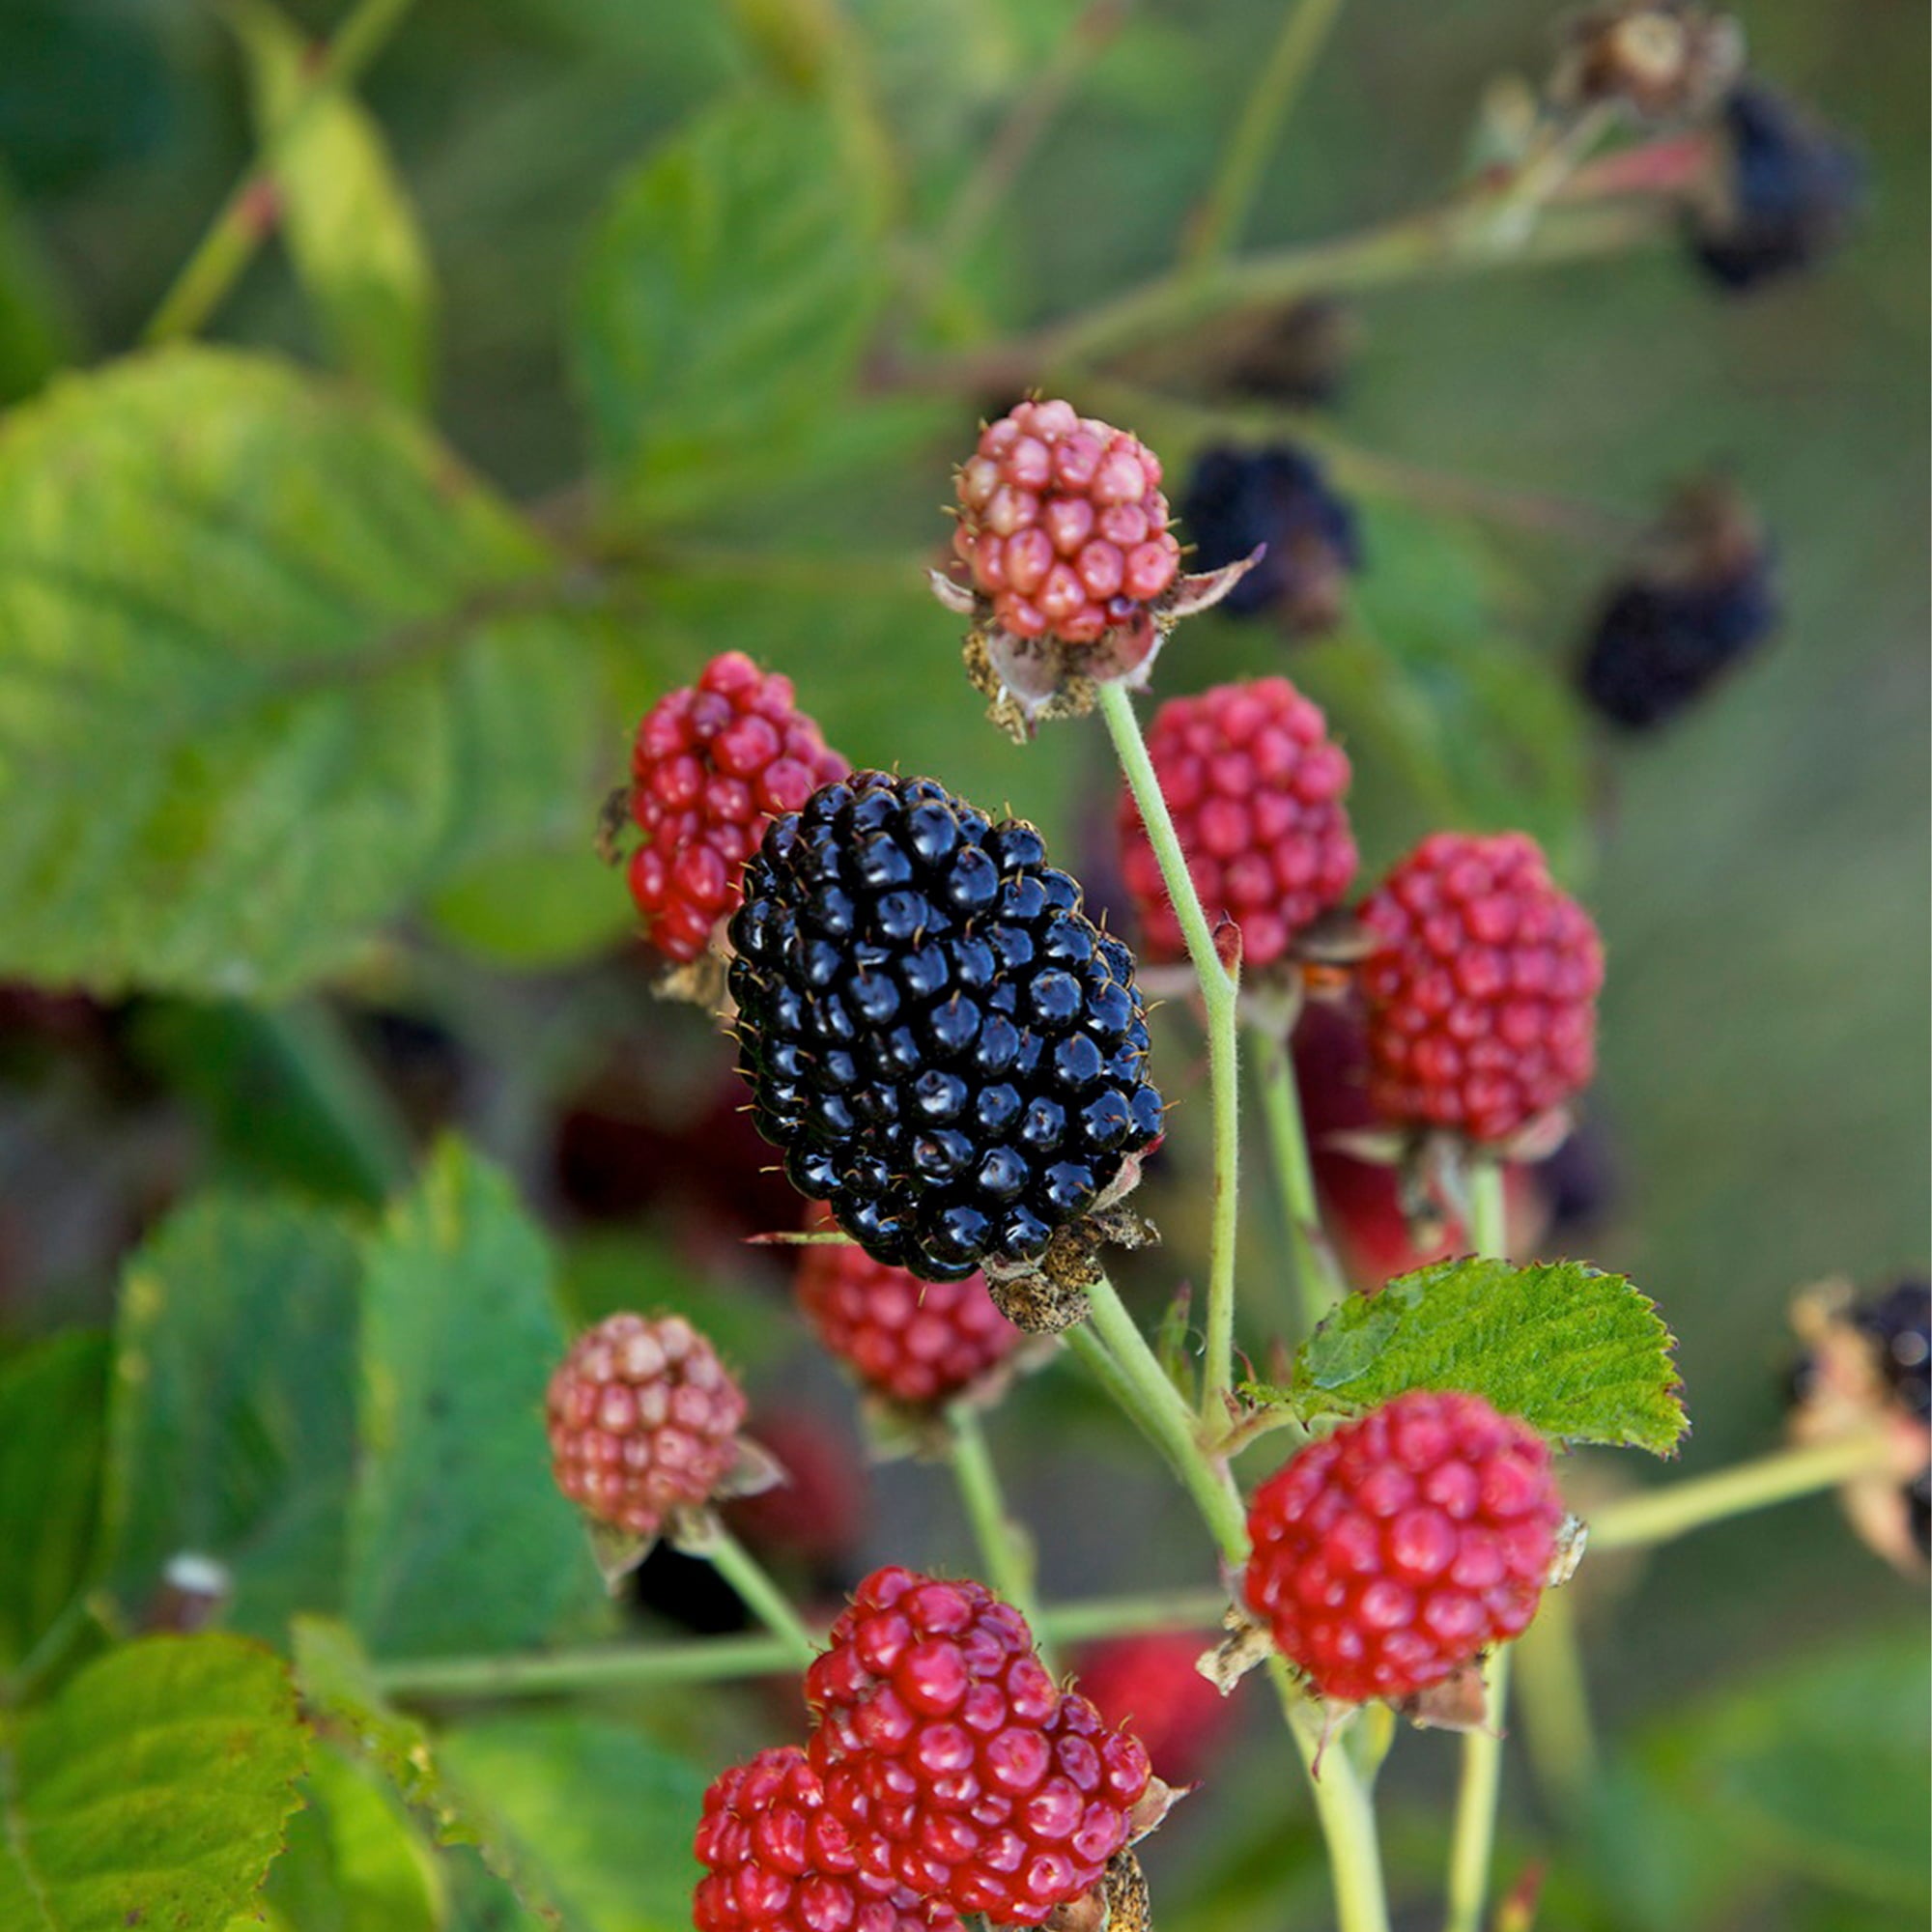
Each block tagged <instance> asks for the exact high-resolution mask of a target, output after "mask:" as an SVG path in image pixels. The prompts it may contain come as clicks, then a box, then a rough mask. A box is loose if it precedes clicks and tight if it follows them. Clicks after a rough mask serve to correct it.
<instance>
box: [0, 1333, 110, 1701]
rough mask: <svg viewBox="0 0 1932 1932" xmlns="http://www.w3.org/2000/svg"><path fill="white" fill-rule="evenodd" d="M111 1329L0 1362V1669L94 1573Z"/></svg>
mask: <svg viewBox="0 0 1932 1932" xmlns="http://www.w3.org/2000/svg"><path fill="white" fill-rule="evenodd" d="M107 1362H108V1343H107V1337H106V1336H105V1335H103V1334H99V1333H98V1332H96V1331H94V1330H85V1331H81V1330H76V1331H74V1332H73V1333H71V1334H66V1335H56V1336H53V1337H51V1338H49V1339H48V1340H47V1341H44V1342H43V1343H41V1344H40V1345H39V1346H38V1347H36V1348H33V1349H29V1350H26V1351H25V1352H24V1353H23V1354H20V1355H18V1356H16V1357H15V1358H14V1360H13V1361H11V1362H9V1363H8V1364H7V1365H6V1367H5V1368H4V1369H0V1523H5V1524H6V1525H7V1530H6V1554H5V1556H4V1558H0V1674H4V1673H5V1672H6V1671H8V1670H11V1669H12V1668H13V1667H14V1665H15V1664H17V1663H18V1662H20V1660H21V1659H22V1658H24V1657H25V1656H26V1655H27V1654H28V1652H29V1651H30V1650H32V1648H33V1646H34V1644H35V1643H36V1641H37V1640H38V1639H39V1638H40V1637H42V1636H43V1634H45V1633H46V1630H47V1628H48V1626H49V1625H50V1624H52V1622H53V1621H54V1618H55V1617H56V1616H57V1615H58V1614H59V1612H60V1611H61V1609H62V1608H63V1607H64V1606H65V1605H67V1604H68V1603H69V1602H70V1601H71V1599H72V1597H73V1595H74V1592H75V1591H76V1590H78V1589H79V1588H80V1586H81V1583H82V1580H83V1579H84V1578H85V1577H86V1576H87V1573H88V1567H89V1561H90V1558H91V1557H92V1555H93V1552H94V1548H95V1531H96V1525H97V1523H98V1521H99V1501H100V1466H101V1445H102V1441H103V1438H104V1434H105V1407H106V1394H107Z"/></svg>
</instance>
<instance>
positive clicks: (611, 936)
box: [429, 758, 638, 973]
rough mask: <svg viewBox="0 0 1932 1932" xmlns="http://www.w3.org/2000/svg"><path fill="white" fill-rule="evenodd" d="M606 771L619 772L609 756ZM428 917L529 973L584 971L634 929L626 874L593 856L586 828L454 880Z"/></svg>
mask: <svg viewBox="0 0 1932 1932" xmlns="http://www.w3.org/2000/svg"><path fill="white" fill-rule="evenodd" d="M611 767H612V771H613V773H614V772H615V771H617V770H618V769H620V768H619V766H618V765H617V761H616V760H615V759H614V758H613V759H612V761H611ZM429 914H430V917H431V918H432V919H433V920H434V921H435V922H436V926H437V930H438V931H439V932H440V933H441V934H442V936H443V937H444V938H445V939H449V940H452V941H454V942H455V943H456V944H457V945H459V946H461V947H463V948H465V949H466V950H467V951H469V952H474V953H476V954H478V955H479V956H480V957H482V958H484V959H487V960H490V961H491V962H493V963H494V964H496V965H498V966H502V967H505V968H507V969H509V970H511V971H514V972H526V973H528V972H539V971H542V970H544V969H546V968H553V967H559V966H576V965H582V963H584V962H585V961H587V960H591V959H596V958H598V957H600V956H601V955H603V954H604V953H606V952H610V951H611V949H612V948H613V947H616V946H618V945H620V944H621V943H622V942H623V941H624V940H625V939H626V938H627V937H629V936H630V935H632V934H634V933H635V932H636V931H637V929H638V913H637V908H636V907H635V906H634V905H633V904H632V902H631V895H630V893H629V891H628V890H627V889H626V887H625V884H624V875H623V873H622V872H621V871H617V870H614V869H612V868H611V867H609V866H607V865H605V864H604V862H603V861H602V860H601V859H599V858H598V856H597V854H596V853H595V852H594V851H592V849H591V836H590V831H589V829H588V824H587V822H586V824H585V825H584V826H580V827H579V828H578V829H577V832H576V834H575V835H574V836H573V837H571V838H566V839H562V840H559V841H557V842H556V843H555V844H553V845H548V846H544V847H541V848H539V849H535V850H531V851H524V852H506V853H504V854H502V855H501V856H500V857H494V858H491V859H488V860H486V861H485V862H484V863H483V864H481V865H479V866H477V867H473V868H472V869H471V870H469V871H468V872H465V873H464V874H463V875H462V876H461V877H459V878H455V879H452V880H451V881H450V882H449V884H448V885H446V886H444V887H443V888H442V889H441V890H440V892H438V893H437V895H435V897H434V898H432V899H431V900H430V903H429Z"/></svg>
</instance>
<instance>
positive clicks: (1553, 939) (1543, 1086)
mask: <svg viewBox="0 0 1932 1932" xmlns="http://www.w3.org/2000/svg"><path fill="white" fill-rule="evenodd" d="M1362 920H1363V923H1364V924H1366V925H1367V926H1368V927H1369V928H1370V930H1371V931H1372V932H1373V933H1374V934H1375V935H1376V939H1377V942H1378V943H1377V946H1376V950H1375V951H1374V952H1372V953H1371V954H1370V955H1369V956H1368V957H1367V958H1366V959H1365V960H1364V961H1363V963H1362V970H1361V985H1362V992H1363V996H1364V999H1365V1002H1366V1006H1367V1014H1368V1039H1369V1061H1370V1068H1369V1097H1370V1099H1371V1100H1372V1101H1373V1102H1374V1104H1375V1107H1376V1110H1377V1112H1378V1113H1379V1114H1380V1115H1381V1116H1382V1117H1383V1119H1385V1120H1389V1121H1394V1122H1401V1123H1403V1124H1405V1125H1410V1126H1417V1127H1445V1128H1451V1129H1454V1130H1455V1131H1457V1132H1460V1133H1463V1134H1465V1135H1467V1137H1468V1138H1469V1139H1470V1140H1472V1141H1476V1142H1484V1143H1493V1142H1497V1141H1504V1140H1507V1139H1508V1138H1509V1137H1510V1136H1511V1135H1512V1134H1514V1133H1515V1132H1516V1131H1517V1130H1518V1129H1519V1128H1520V1127H1522V1126H1525V1125H1527V1124H1528V1123H1529V1122H1531V1121H1533V1120H1535V1119H1536V1118H1537V1117H1538V1116H1539V1115H1542V1114H1546V1113H1548V1112H1549V1111H1550V1110H1551V1109H1552V1108H1555V1107H1557V1106H1560V1105H1561V1104H1562V1103H1563V1102H1564V1101H1566V1100H1567V1099H1569V1098H1570V1096H1571V1095H1572V1094H1576V1093H1577V1092H1578V1091H1579V1090H1580V1089H1581V1088H1583V1087H1585V1086H1587V1085H1588V1084H1589V1080H1590V1076H1591V1074H1592V1073H1593V1072H1594V1071H1595V1070H1596V1038H1597V993H1598V991H1599V989H1600V988H1601V987H1602V985H1603V983H1604V950H1603V945H1602V942H1601V941H1600V940H1599V939H1598V937H1597V928H1596V926H1595V924H1594V923H1592V922H1591V919H1590V916H1589V914H1588V913H1586V912H1585V911H1584V910H1583V908H1582V907H1581V906H1579V905H1578V904H1577V901H1576V900H1575V899H1573V898H1571V897H1570V896H1569V895H1568V894H1567V893H1563V892H1560V891H1558V889H1557V888H1556V886H1555V885H1554V884H1552V883H1551V881H1550V877H1549V869H1548V866H1547V865H1546V864H1545V863H1544V857H1543V853H1542V850H1541V848H1540V847H1539V846H1538V845H1537V843H1536V841H1535V840H1534V839H1533V838H1526V837H1524V836H1523V835H1522V834H1521V833H1517V832H1509V833H1502V834H1499V835H1497V836H1495V837H1492V838H1477V837H1472V836H1470V835H1467V834H1463V833H1456V832H1437V833H1435V834H1433V835H1432V836H1431V837H1429V838H1425V839H1424V840H1423V841H1422V843H1421V844H1420V845H1418V846H1417V847H1416V848H1415V850H1414V851H1413V852H1411V853H1410V854H1409V855H1408V857H1407V858H1406V859H1404V860H1403V861H1402V863H1401V864H1400V865H1398V866H1397V867H1396V868H1395V869H1394V870H1393V871H1392V872H1391V873H1390V874H1389V875H1388V877H1387V878H1386V879H1385V880H1384V881H1383V882H1382V884H1381V886H1380V887H1379V888H1378V890H1377V891H1376V892H1375V894H1374V895H1372V896H1371V897H1370V898H1369V900H1368V902H1367V903H1366V904H1365V905H1364V906H1363V907H1362Z"/></svg>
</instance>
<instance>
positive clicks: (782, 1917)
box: [692, 1745, 959, 1932]
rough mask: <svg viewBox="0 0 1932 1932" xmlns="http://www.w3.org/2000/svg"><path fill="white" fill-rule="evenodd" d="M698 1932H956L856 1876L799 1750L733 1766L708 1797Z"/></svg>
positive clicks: (941, 1918)
mask: <svg viewBox="0 0 1932 1932" xmlns="http://www.w3.org/2000/svg"><path fill="white" fill-rule="evenodd" d="M696 1853H697V1858H698V1861H699V1863H701V1864H702V1865H703V1866H704V1867H705V1875H704V1877H703V1878H701V1879H699V1880H698V1882H697V1892H696V1898H695V1900H694V1901H693V1904H694V1910H693V1914H692V1918H693V1922H694V1923H695V1924H696V1928H697V1932H959V1921H958V1919H957V1918H955V1917H954V1916H953V1915H952V1913H951V1912H948V1911H945V1910H943V1909H940V1910H937V1911H935V1910H934V1909H933V1908H932V1907H931V1906H929V1905H928V1904H927V1903H926V1902H925V1901H923V1900H922V1899H919V1898H916V1897H915V1896H914V1895H913V1894H912V1893H911V1892H909V1891H907V1890H906V1889H904V1888H903V1887H902V1886H896V1885H894V1884H893V1883H892V1882H891V1881H890V1880H879V1879H875V1878H871V1877H869V1876H867V1874H866V1873H864V1872H862V1871H861V1870H860V1869H859V1861H858V1856H857V1854H856V1853H855V1852H854V1850H853V1848H852V1835H851V1833H850V1832H849V1831H848V1830H847V1829H846V1827H845V1825H844V1824H843V1822H842V1821H841V1820H839V1819H838V1818H837V1817H835V1816H834V1815H833V1814H832V1812H830V1811H829V1810H827V1809H826V1806H825V1790H824V1786H823V1785H821V1784H820V1782H819V1780H818V1774H817V1773H816V1772H814V1771H813V1770H812V1768H811V1766H810V1764H808V1763H807V1762H806V1756H805V1753H804V1752H803V1751H802V1750H800V1749H799V1748H798V1747H796V1746H795V1745H787V1746H785V1747H783V1748H782V1749H778V1750H762V1751H760V1752H759V1753H758V1754H757V1756H756V1757H754V1758H753V1760H752V1761H751V1763H750V1764H741V1765H733V1766H732V1768H731V1769H730V1770H729V1771H727V1772H725V1774H724V1775H723V1776H721V1777H719V1778H718V1779H717V1781H716V1782H715V1783H713V1785H712V1786H711V1789H710V1790H709V1791H707V1792H706V1793H705V1794H704V1814H703V1816H702V1818H701V1819H700V1820H699V1821H698V1826H697V1838H696Z"/></svg>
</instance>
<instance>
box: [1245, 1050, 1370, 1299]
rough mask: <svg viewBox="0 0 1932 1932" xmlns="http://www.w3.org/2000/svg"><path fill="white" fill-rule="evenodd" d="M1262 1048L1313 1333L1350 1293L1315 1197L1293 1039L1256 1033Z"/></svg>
mask: <svg viewBox="0 0 1932 1932" xmlns="http://www.w3.org/2000/svg"><path fill="white" fill-rule="evenodd" d="M1256 1040H1257V1043H1258V1045H1259V1046H1260V1049H1261V1068H1262V1071H1261V1090H1262V1112H1263V1116H1264V1119H1265V1120H1266V1122H1267V1130H1268V1143H1269V1145H1270V1147H1272V1149H1273V1150H1274V1171H1275V1182H1276V1185H1277V1187H1278V1188H1279V1189H1280V1192H1281V1207H1282V1213H1283V1215H1284V1216H1285V1217H1286V1219H1287V1222H1288V1247H1289V1254H1290V1256H1291V1257H1292V1258H1293V1267H1294V1286H1295V1291H1296V1293H1298V1294H1299V1295H1300V1297H1301V1312H1302V1319H1303V1321H1304V1322H1305V1323H1306V1325H1307V1326H1308V1327H1309V1328H1310V1329H1313V1328H1314V1327H1315V1326H1316V1324H1317V1323H1318V1322H1320V1321H1321V1318H1322V1317H1323V1316H1324V1315H1326V1314H1327V1313H1328V1311H1329V1310H1330V1309H1331V1308H1333V1307H1334V1306H1335V1304H1336V1303H1337V1302H1338V1301H1340V1300H1341V1299H1342V1297H1343V1296H1344V1295H1345V1294H1346V1293H1348V1289H1347V1285H1346V1284H1345V1283H1344V1282H1343V1280H1342V1276H1341V1271H1340V1269H1339V1268H1338V1267H1337V1266H1336V1264H1335V1255H1334V1251H1333V1250H1332V1249H1331V1248H1330V1247H1329V1245H1328V1242H1327V1240H1326V1238H1325V1237H1324V1236H1323V1235H1322V1233H1321V1207H1320V1205H1319V1203H1318V1202H1317V1200H1316V1196H1315V1170H1314V1168H1313V1167H1312V1166H1311V1165H1310V1164H1309V1158H1308V1131H1307V1127H1306V1125H1305V1124H1304V1122H1303V1121H1302V1117H1301V1094H1300V1091H1299V1089H1298V1088H1297V1087H1296V1086H1295V1081H1294V1049H1293V1036H1292V1035H1290V1034H1287V1033H1283V1032H1280V1031H1279V1030H1268V1031H1261V1030H1258V1031H1257V1033H1256Z"/></svg>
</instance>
